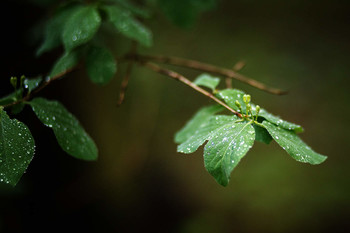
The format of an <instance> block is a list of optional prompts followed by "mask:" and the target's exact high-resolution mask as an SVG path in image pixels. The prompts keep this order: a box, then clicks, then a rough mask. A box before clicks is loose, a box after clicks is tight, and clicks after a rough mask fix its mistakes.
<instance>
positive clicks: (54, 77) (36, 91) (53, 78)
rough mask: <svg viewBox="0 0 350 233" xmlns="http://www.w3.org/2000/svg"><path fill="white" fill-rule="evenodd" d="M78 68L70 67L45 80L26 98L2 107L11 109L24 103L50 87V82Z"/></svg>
mask: <svg viewBox="0 0 350 233" xmlns="http://www.w3.org/2000/svg"><path fill="white" fill-rule="evenodd" d="M77 67H78V66H75V67H72V68H70V69H67V70H65V71H64V72H62V73H59V74H57V75H55V76H53V77H51V78H50V79H47V80H44V82H43V83H42V84H41V85H40V86H39V87H37V88H36V89H35V90H33V92H31V93H28V94H27V95H26V96H24V97H23V98H22V99H19V100H16V101H14V102H12V103H9V104H6V105H4V106H3V107H4V108H8V107H11V106H14V105H16V104H19V103H22V102H25V101H27V100H29V99H30V98H31V97H32V96H33V95H35V94H37V93H38V92H40V91H41V90H42V89H44V88H45V87H47V86H48V85H50V84H51V83H52V82H54V81H56V80H58V79H60V78H62V77H63V76H64V75H66V74H68V73H71V72H73V71H74V70H76V69H77Z"/></svg>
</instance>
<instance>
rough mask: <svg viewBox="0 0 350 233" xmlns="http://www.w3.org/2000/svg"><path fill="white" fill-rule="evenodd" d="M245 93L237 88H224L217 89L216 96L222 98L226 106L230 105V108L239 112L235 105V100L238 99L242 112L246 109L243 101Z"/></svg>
mask: <svg viewBox="0 0 350 233" xmlns="http://www.w3.org/2000/svg"><path fill="white" fill-rule="evenodd" d="M244 94H245V93H244V92H243V91H241V90H237V89H225V90H222V91H219V92H218V93H217V94H216V96H217V97H218V98H220V99H222V100H224V101H225V102H226V104H227V105H228V106H230V107H231V108H233V109H234V110H236V111H238V112H240V110H239V109H238V107H237V106H236V104H235V102H236V100H238V102H239V103H240V104H241V106H242V111H243V113H245V111H246V106H245V104H244V102H243V95H244Z"/></svg>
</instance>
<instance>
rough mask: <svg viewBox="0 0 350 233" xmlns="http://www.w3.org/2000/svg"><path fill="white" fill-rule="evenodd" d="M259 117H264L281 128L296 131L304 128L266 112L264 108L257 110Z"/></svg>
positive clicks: (301, 130)
mask: <svg viewBox="0 0 350 233" xmlns="http://www.w3.org/2000/svg"><path fill="white" fill-rule="evenodd" d="M259 117H263V118H265V119H266V120H267V121H269V122H271V123H273V124H276V125H278V126H279V127H281V128H284V129H287V130H292V131H294V132H296V133H300V132H303V131H304V129H303V127H301V126H300V125H297V124H294V123H291V122H288V121H285V120H282V119H281V118H280V117H278V116H275V115H272V114H271V113H269V112H267V111H266V110H265V109H261V110H260V112H259Z"/></svg>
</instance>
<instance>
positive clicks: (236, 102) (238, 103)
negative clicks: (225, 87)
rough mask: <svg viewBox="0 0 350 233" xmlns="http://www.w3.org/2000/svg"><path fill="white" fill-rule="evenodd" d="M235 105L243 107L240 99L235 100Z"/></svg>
mask: <svg viewBox="0 0 350 233" xmlns="http://www.w3.org/2000/svg"><path fill="white" fill-rule="evenodd" d="M235 105H236V106H237V107H238V108H241V107H242V106H241V103H240V102H239V101H238V100H236V101H235Z"/></svg>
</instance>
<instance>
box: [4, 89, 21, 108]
mask: <svg viewBox="0 0 350 233" xmlns="http://www.w3.org/2000/svg"><path fill="white" fill-rule="evenodd" d="M22 93H23V89H17V90H16V91H14V92H12V93H10V94H8V95H7V96H4V97H2V98H1V99H0V105H2V106H3V105H6V104H10V103H12V102H15V101H16V100H18V97H21V96H22Z"/></svg>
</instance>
